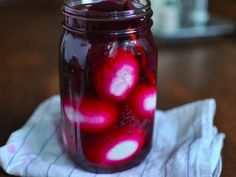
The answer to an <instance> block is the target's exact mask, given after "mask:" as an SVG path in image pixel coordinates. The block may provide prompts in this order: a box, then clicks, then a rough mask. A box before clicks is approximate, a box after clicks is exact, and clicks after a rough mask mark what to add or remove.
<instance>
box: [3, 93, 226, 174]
mask: <svg viewBox="0 0 236 177" xmlns="http://www.w3.org/2000/svg"><path fill="white" fill-rule="evenodd" d="M214 114H215V101H214V100H213V99H208V100H203V101H198V102H195V103H191V104H188V105H185V106H182V107H178V108H174V109H172V110H169V111H157V113H156V121H155V131H154V142H153V148H152V151H151V152H150V154H149V155H148V157H147V158H146V159H145V161H144V162H143V163H141V164H140V165H139V166H137V167H135V168H132V169H130V170H127V171H124V172H120V173H114V174H94V173H90V172H86V171H84V170H81V169H80V168H79V167H78V166H76V165H75V164H74V163H73V162H72V161H71V160H70V159H69V158H68V157H67V155H66V153H65V151H64V150H63V148H62V147H61V139H60V133H59V132H60V128H59V127H60V126H59V122H60V118H59V117H60V98H59V96H54V97H52V98H50V99H48V100H46V101H45V102H43V103H42V104H41V105H40V106H39V107H38V108H37V110H36V111H35V112H34V114H33V115H32V116H31V117H30V119H29V121H28V122H27V123H26V124H25V125H24V126H23V127H22V128H21V129H19V130H17V131H16V132H14V133H12V135H11V136H10V138H9V140H8V142H7V144H6V145H5V146H3V147H1V148H0V166H1V167H2V168H3V169H4V170H5V171H6V172H7V173H9V174H12V175H18V176H32V177H219V176H220V174H221V168H222V161H221V155H220V153H221V150H222V147H223V139H224V134H223V133H218V131H217V128H216V127H214V126H213V118H214Z"/></svg>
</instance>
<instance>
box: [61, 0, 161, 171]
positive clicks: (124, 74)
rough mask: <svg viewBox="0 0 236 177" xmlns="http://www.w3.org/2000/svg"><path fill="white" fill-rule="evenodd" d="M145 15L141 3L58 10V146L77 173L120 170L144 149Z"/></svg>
mask: <svg viewBox="0 0 236 177" xmlns="http://www.w3.org/2000/svg"><path fill="white" fill-rule="evenodd" d="M151 15H152V11H151V9H150V2H149V1H148V0H147V1H144V0H142V1H138V0H121V1H118V0H87V1H82V0H70V1H66V2H65V4H64V7H63V16H64V19H63V27H64V34H63V36H62V42H61V54H60V60H59V66H60V67H59V68H60V90H61V100H62V103H61V110H62V139H63V143H64V147H65V149H66V151H67V152H68V154H69V156H70V157H71V159H73V160H74V161H75V162H76V163H77V164H78V165H79V167H81V168H83V169H86V170H88V171H92V172H97V173H113V172H117V171H122V170H126V169H129V168H132V167H134V166H136V165H138V164H139V163H141V162H142V161H143V160H144V159H145V157H146V156H147V154H148V152H149V151H150V149H151V144H152V133H153V125H154V113H155V109H156V99H157V98H156V97H157V79H156V78H157V50H156V45H155V41H154V38H153V35H152V33H151V31H150V27H151V26H152V21H151Z"/></svg>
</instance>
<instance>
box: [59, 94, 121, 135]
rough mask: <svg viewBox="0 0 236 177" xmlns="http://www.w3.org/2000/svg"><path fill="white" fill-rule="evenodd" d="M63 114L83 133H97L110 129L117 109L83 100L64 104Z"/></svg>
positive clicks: (100, 102)
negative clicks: (75, 123)
mask: <svg viewBox="0 0 236 177" xmlns="http://www.w3.org/2000/svg"><path fill="white" fill-rule="evenodd" d="M63 109H64V113H65V115H66V117H67V118H68V119H69V120H70V121H71V122H72V123H73V122H77V125H78V126H79V128H80V130H81V131H82V132H85V133H99V132H103V131H106V130H107V129H109V128H111V127H112V126H113V125H114V124H115V123H116V122H117V119H118V116H119V112H118V108H117V107H116V106H115V105H113V104H110V103H106V102H104V101H101V100H98V99H94V98H84V99H82V100H81V101H80V102H79V101H75V103H74V105H73V103H72V102H71V101H70V102H69V101H67V102H65V104H64V106H63Z"/></svg>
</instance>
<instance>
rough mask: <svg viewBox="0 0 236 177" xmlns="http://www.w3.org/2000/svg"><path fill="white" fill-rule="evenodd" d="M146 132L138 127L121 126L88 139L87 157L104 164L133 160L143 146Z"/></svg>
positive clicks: (109, 164)
mask: <svg viewBox="0 0 236 177" xmlns="http://www.w3.org/2000/svg"><path fill="white" fill-rule="evenodd" d="M144 143H145V132H144V131H143V130H141V129H138V128H127V127H122V128H121V127H120V128H117V129H113V130H111V131H110V132H108V133H106V134H103V135H101V136H97V137H96V138H91V139H89V140H87V141H86V145H85V146H84V153H85V156H86V158H87V159H88V160H89V161H90V162H93V163H98V164H100V165H102V166H116V165H121V164H124V163H126V162H128V161H130V160H132V159H133V158H134V157H135V155H137V154H138V153H139V151H140V150H141V149H142V148H143V146H144Z"/></svg>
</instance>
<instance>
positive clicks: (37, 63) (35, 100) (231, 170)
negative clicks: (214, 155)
mask: <svg viewBox="0 0 236 177" xmlns="http://www.w3.org/2000/svg"><path fill="white" fill-rule="evenodd" d="M59 14H60V12H59V10H58V9H47V8H42V9H41V10H39V9H36V8H30V9H29V8H27V9H24V8H22V9H18V8H10V7H8V8H4V9H0V22H1V27H0V146H2V145H3V144H4V143H5V142H6V140H7V138H8V136H9V135H10V133H11V132H12V131H14V130H16V129H18V128H20V126H22V125H23V124H24V122H25V121H26V120H27V118H28V117H29V116H30V114H31V113H32V112H33V110H34V109H35V107H36V106H37V105H38V104H39V103H40V102H41V101H43V100H44V99H46V98H47V97H49V96H51V95H54V94H57V93H58V74H57V58H58V46H59V38H60V34H61V27H60V15H59ZM159 53H160V55H159V99H158V104H159V108H161V109H169V108H172V107H175V106H178V105H181V104H184V103H188V102H191V101H195V100H199V99H204V98H211V97H213V98H215V99H216V101H217V106H218V109H217V115H216V119H215V123H216V125H217V126H218V127H219V129H220V131H223V132H225V133H226V136H227V138H226V140H225V146H224V149H223V174H222V177H235V176H236V36H235V35H233V36H228V37H221V38H214V39H212V38H211V39H204V40H195V41H185V42H175V43H172V44H159ZM7 176H8V175H7V174H5V173H4V172H3V171H2V170H1V169H0V177H7Z"/></svg>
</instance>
